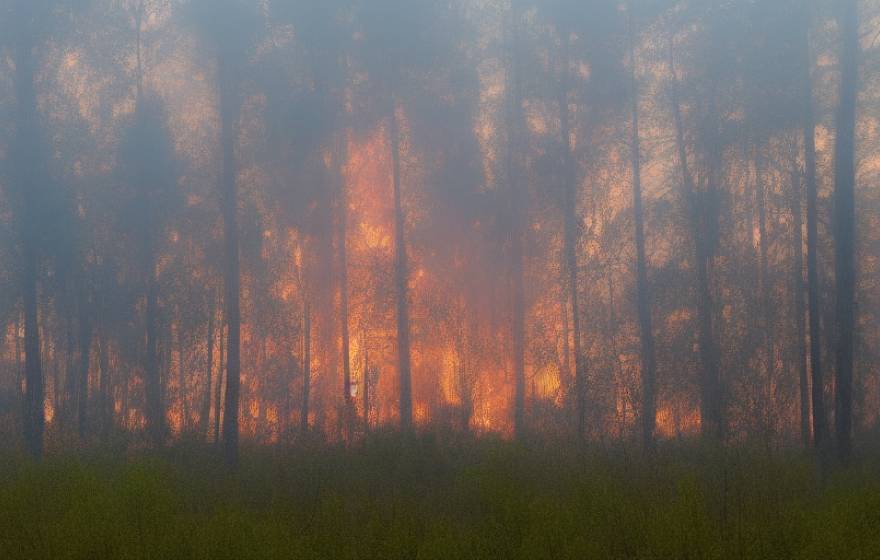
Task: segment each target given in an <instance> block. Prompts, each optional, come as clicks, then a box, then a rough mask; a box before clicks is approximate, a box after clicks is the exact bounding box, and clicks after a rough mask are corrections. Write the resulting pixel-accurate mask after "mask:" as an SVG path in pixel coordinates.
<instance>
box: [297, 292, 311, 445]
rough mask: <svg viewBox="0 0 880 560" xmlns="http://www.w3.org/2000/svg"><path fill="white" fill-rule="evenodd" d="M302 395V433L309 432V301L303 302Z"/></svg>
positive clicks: (300, 424)
mask: <svg viewBox="0 0 880 560" xmlns="http://www.w3.org/2000/svg"><path fill="white" fill-rule="evenodd" d="M302 345H303V354H302V355H303V364H302V371H303V393H302V407H301V408H300V417H299V427H300V431H301V432H302V433H304V434H305V433H307V432H308V431H309V399H310V398H311V395H310V394H309V393H310V392H311V390H312V310H311V306H310V305H309V300H308V298H306V300H305V301H304V302H303V342H302Z"/></svg>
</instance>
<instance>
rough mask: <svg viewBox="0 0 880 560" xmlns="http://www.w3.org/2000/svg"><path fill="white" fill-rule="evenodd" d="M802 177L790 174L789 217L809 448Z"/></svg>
mask: <svg viewBox="0 0 880 560" xmlns="http://www.w3.org/2000/svg"><path fill="white" fill-rule="evenodd" d="M801 188H802V187H801V178H800V176H799V174H798V173H797V171H793V172H792V174H791V197H790V202H791V217H792V226H791V227H792V234H793V235H792V255H793V256H794V262H793V263H792V283H791V290H792V294H793V295H794V319H795V337H796V340H795V345H794V352H795V356H796V364H797V370H798V386H799V389H800V416H801V439H802V440H803V442H804V447H805V448H809V447H810V387H809V385H810V383H809V375H808V369H807V329H806V307H807V306H806V301H805V297H804V295H805V287H806V285H805V284H804V232H803V227H804V218H803V212H804V209H803V196H802V193H801Z"/></svg>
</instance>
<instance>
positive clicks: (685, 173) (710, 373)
mask: <svg viewBox="0 0 880 560" xmlns="http://www.w3.org/2000/svg"><path fill="white" fill-rule="evenodd" d="M669 56H670V61H669V67H670V74H671V78H672V88H671V90H672V113H673V117H674V121H675V143H676V148H677V152H678V164H679V167H680V173H681V181H682V183H681V186H682V198H683V199H684V203H685V207H686V209H687V213H688V218H689V221H690V227H691V236H692V238H693V239H692V241H693V244H694V265H695V268H696V273H697V278H696V280H697V316H698V317H697V329H698V341H699V347H700V418H701V422H700V430H701V432H702V434H703V436H704V437H707V438H711V439H716V440H720V439H721V438H722V436H723V425H722V414H721V394H720V393H721V390H720V379H719V374H718V359H717V352H716V349H715V336H714V334H713V327H712V312H713V303H712V290H711V286H710V270H711V260H712V257H711V251H710V248H709V246H708V243H709V239H708V238H707V234H708V232H707V231H706V227H705V216H701V215H700V213H701V211H704V210H705V208H703V205H702V204H701V203H700V200H699V199H698V193H697V192H696V189H695V186H694V179H693V176H692V175H691V171H690V168H689V166H688V157H687V148H686V146H685V138H684V122H683V119H682V115H681V104H680V101H679V99H678V78H677V76H676V73H675V64H674V62H673V55H672V47H671V45H670V54H669Z"/></svg>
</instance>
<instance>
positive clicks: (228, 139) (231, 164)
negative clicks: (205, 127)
mask: <svg viewBox="0 0 880 560" xmlns="http://www.w3.org/2000/svg"><path fill="white" fill-rule="evenodd" d="M227 64H228V63H227V61H225V60H224V59H223V57H222V56H220V57H218V61H217V79H218V86H219V94H220V127H221V132H220V142H221V150H222V157H223V171H222V175H221V192H222V195H221V201H222V205H223V241H224V246H225V257H226V261H225V270H224V288H225V297H224V302H225V303H226V324H227V328H228V331H227V335H226V336H227V341H226V352H227V356H226V401H225V403H224V404H225V408H226V410H225V411H224V414H223V455H224V458H225V459H226V463H227V464H228V465H230V466H234V465H236V464H237V463H238V418H239V399H240V396H239V393H240V390H241V302H240V299H239V298H240V291H241V290H240V284H241V278H240V263H239V258H240V257H239V243H238V191H237V188H236V179H237V177H236V175H237V171H236V163H235V120H236V115H237V114H238V108H237V102H236V98H237V96H236V95H235V94H234V92H233V88H234V84H233V77H232V70H231V69H230V68H228V67H227Z"/></svg>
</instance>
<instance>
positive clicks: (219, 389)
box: [214, 298, 226, 444]
mask: <svg viewBox="0 0 880 560" xmlns="http://www.w3.org/2000/svg"><path fill="white" fill-rule="evenodd" d="M222 302H223V299H222V298H221V299H220V307H221V308H222V307H223V305H222ZM225 342H226V325H225V324H224V322H223V321H222V320H221V321H220V342H219V344H220V348H219V349H218V352H219V354H220V355H219V357H218V360H219V361H218V362H217V382H216V383H215V384H214V385H215V387H214V443H216V444H219V443H220V441H221V440H220V420H221V418H222V417H223V371H224V367H225V366H226V344H225Z"/></svg>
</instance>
